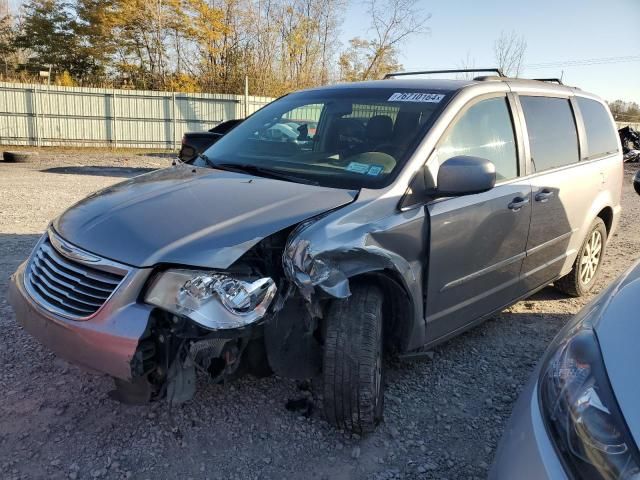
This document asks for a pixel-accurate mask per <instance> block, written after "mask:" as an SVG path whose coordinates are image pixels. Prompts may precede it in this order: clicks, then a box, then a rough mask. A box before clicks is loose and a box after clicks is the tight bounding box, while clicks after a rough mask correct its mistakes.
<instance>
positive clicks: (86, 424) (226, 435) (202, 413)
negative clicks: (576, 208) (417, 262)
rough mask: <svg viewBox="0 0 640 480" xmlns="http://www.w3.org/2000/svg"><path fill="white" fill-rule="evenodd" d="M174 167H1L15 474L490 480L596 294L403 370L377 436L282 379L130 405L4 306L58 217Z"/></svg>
mask: <svg viewBox="0 0 640 480" xmlns="http://www.w3.org/2000/svg"><path fill="white" fill-rule="evenodd" d="M169 163H170V160H168V159H167V158H154V157H151V156H147V155H144V154H132V153H117V152H116V153H113V152H112V153H99V152H95V151H86V152H78V151H69V150H67V151H51V150H42V151H41V152H40V155H39V156H38V158H37V159H34V161H33V162H31V163H28V164H2V165H0V329H1V330H2V335H0V365H2V366H3V368H2V369H0V471H1V472H3V475H2V476H3V478H4V476H6V477H8V478H67V477H68V478H70V479H72V480H73V479H79V478H109V479H111V478H113V479H127V478H136V479H141V480H144V479H147V478H148V479H154V478H185V479H187V478H194V479H203V478H210V479H242V480H244V479H247V478H250V479H253V478H274V479H275V478H278V479H280V478H320V479H322V478H326V479H331V478H336V477H339V478H353V479H371V478H372V479H381V480H382V479H400V478H403V479H447V478H448V479H456V478H485V477H486V474H487V469H488V468H489V466H490V464H491V461H492V460H493V456H494V455H495V448H496V445H497V441H498V439H499V437H500V435H501V434H502V430H503V428H504V426H505V425H506V422H507V419H508V417H509V415H510V413H511V409H512V407H513V402H514V401H515V399H516V398H517V396H518V393H519V392H520V390H521V389H522V388H523V386H524V383H525V382H526V380H527V378H528V376H529V375H530V373H531V371H532V369H533V368H534V366H535V364H536V362H537V361H538V359H539V357H540V356H541V354H542V353H543V351H544V350H545V348H546V346H547V345H548V343H549V342H550V340H551V339H552V338H553V336H554V335H555V333H556V332H557V331H558V329H560V328H561V327H562V326H563V325H564V324H565V323H566V322H567V321H568V320H569V319H570V318H571V316H572V315H573V314H574V313H576V312H577V311H578V310H579V309H580V308H581V307H582V306H583V305H584V304H585V303H586V302H588V301H589V300H590V299H591V298H592V297H593V295H590V296H588V297H586V298H580V299H569V298H566V297H564V296H562V295H561V294H559V293H558V292H557V291H555V290H554V289H552V288H546V289H544V290H542V291H541V292H539V293H538V294H536V295H535V296H534V297H532V298H530V299H527V300H526V301H524V302H520V303H518V304H516V305H514V306H512V307H510V308H508V309H506V310H504V311H503V312H501V313H500V314H498V315H495V316H494V318H493V319H491V320H489V321H487V322H485V323H484V324H482V325H481V326H479V327H477V328H474V329H472V330H470V331H469V332H467V333H465V334H463V335H462V336H459V337H457V338H455V339H453V340H451V341H449V342H447V343H445V344H443V345H441V346H439V347H437V348H435V349H434V350H433V354H434V355H433V359H429V356H425V357H424V358H421V359H418V360H415V361H397V360H393V359H391V360H389V361H388V362H387V363H386V367H387V392H386V395H385V398H386V400H387V402H386V412H385V420H384V422H383V423H382V424H381V425H380V426H379V428H378V430H377V431H376V432H375V433H373V434H370V435H366V436H363V438H359V437H358V436H353V435H350V434H348V433H347V432H342V431H339V430H336V429H334V428H333V427H331V426H329V425H328V424H327V422H325V421H324V420H323V418H322V413H321V410H320V408H315V409H314V412H313V415H312V416H311V417H310V418H308V419H307V418H304V417H300V418H298V416H297V414H294V413H291V412H288V411H287V410H286V409H285V408H284V405H285V404H286V402H287V400H289V399H292V398H299V397H300V390H299V389H298V386H297V384H296V382H294V381H289V380H285V379H281V378H278V377H269V378H263V379H255V378H253V377H244V378H241V379H239V380H237V381H235V382H233V383H231V384H227V385H211V384H209V383H208V382H207V381H206V379H203V378H200V379H199V381H198V392H197V394H196V397H195V398H194V399H193V400H192V401H191V402H189V403H187V404H185V405H182V406H180V407H174V408H171V409H170V408H169V407H168V406H167V405H166V404H165V403H163V402H159V403H156V404H152V405H148V406H125V405H120V404H118V403H115V402H114V401H112V400H111V399H110V398H109V397H108V395H107V394H108V392H109V391H110V390H111V388H112V383H111V380H110V379H109V378H107V377H105V376H103V375H96V374H95V373H90V372H85V371H83V370H81V369H80V368H78V367H76V366H74V365H69V364H67V363H66V362H64V361H63V360H60V359H57V358H56V357H55V356H54V355H53V353H51V352H50V351H49V350H47V349H46V348H44V347H42V346H41V345H39V344H38V342H37V341H35V340H34V339H33V338H32V337H31V336H29V335H28V334H27V333H26V332H25V331H24V330H23V329H22V328H21V327H20V326H18V324H17V323H16V321H15V317H14V315H13V312H12V310H11V307H10V306H9V304H8V302H7V300H6V289H7V284H8V280H9V275H10V274H11V273H12V272H13V271H15V269H16V267H17V266H18V264H19V263H20V262H22V261H23V260H24V259H25V258H26V257H27V255H28V254H29V252H30V250H31V248H32V247H33V245H34V244H35V242H36V241H37V239H38V238H39V236H40V235H41V234H42V232H43V231H44V229H45V228H46V226H47V225H48V222H49V221H50V220H51V219H52V218H54V217H55V216H57V215H58V214H59V213H60V212H61V211H63V210H64V209H65V208H67V207H68V206H69V205H71V204H72V203H74V202H76V201H78V200H80V199H81V198H83V197H84V196H86V195H87V194H89V193H91V192H93V191H95V190H98V189H100V188H104V187H107V186H109V185H112V184H114V183H115V182H117V181H120V180H125V179H126V178H127V177H129V176H132V175H134V174H137V173H144V172H146V171H148V170H149V169H153V168H159V167H165V166H167V165H169ZM634 170H635V168H634V167H633V166H626V167H625V172H626V175H625V186H624V196H623V214H622V219H621V224H620V228H619V230H618V234H617V236H615V237H614V238H613V239H612V242H611V244H610V246H609V247H608V251H607V255H606V257H605V263H604V265H603V271H602V277H601V279H600V282H599V284H598V285H597V288H596V289H595V290H594V292H593V293H594V294H595V293H597V292H598V291H600V290H601V289H602V288H603V287H604V286H605V285H606V284H607V283H609V282H610V281H612V280H613V279H614V278H615V277H616V276H618V275H619V274H620V273H621V272H622V271H623V270H624V269H626V268H627V267H628V266H629V265H630V264H631V263H632V262H633V261H634V260H635V259H637V258H639V257H640V236H638V235H637V234H636V232H638V231H639V230H640V198H639V197H638V196H637V195H636V194H635V193H634V192H633V189H632V187H631V182H630V179H631V176H632V175H633V173H635V171H634ZM188 208H190V206H188V205H185V209H188ZM168 228H170V224H169V225H168ZM312 398H313V399H314V401H316V402H317V400H318V397H317V392H316V396H314V397H312ZM496 407H498V408H496ZM56 460H59V461H60V463H57V462H56V463H55V464H54V463H52V462H54V461H56ZM203 467H204V470H202V468H203Z"/></svg>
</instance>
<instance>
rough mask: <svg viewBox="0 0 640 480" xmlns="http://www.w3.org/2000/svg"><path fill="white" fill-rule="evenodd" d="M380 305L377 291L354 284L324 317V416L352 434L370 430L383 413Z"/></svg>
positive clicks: (381, 297)
mask: <svg viewBox="0 0 640 480" xmlns="http://www.w3.org/2000/svg"><path fill="white" fill-rule="evenodd" d="M382 300H383V294H382V291H381V290H380V289H379V288H378V287H376V286H373V285H354V286H353V288H352V293H351V296H350V297H349V298H347V299H344V300H335V301H334V302H333V303H332V304H331V306H330V308H329V312H328V315H327V318H326V321H327V333H326V339H325V345H324V355H323V380H324V412H325V417H326V419H327V421H329V422H330V423H333V424H334V425H335V426H337V427H338V428H344V429H346V430H349V431H352V432H355V433H364V432H371V431H373V430H374V429H375V427H376V425H377V424H378V423H379V422H380V420H381V419H382V413H383V410H384V376H383V365H382V353H383V344H382Z"/></svg>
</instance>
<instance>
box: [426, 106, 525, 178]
mask: <svg viewBox="0 0 640 480" xmlns="http://www.w3.org/2000/svg"><path fill="white" fill-rule="evenodd" d="M436 155H437V158H438V163H440V164H442V163H443V162H445V161H446V160H448V159H449V158H451V157H454V156H457V155H470V156H474V157H481V158H486V159H487V160H490V161H491V162H493V164H494V165H495V167H496V179H497V180H498V181H500V180H509V179H511V178H515V177H517V176H518V156H517V153H516V142H515V137H514V134H513V123H512V122H511V114H510V112H509V107H508V105H507V99H506V98H505V97H497V98H489V99H487V100H482V101H480V102H478V103H476V104H475V105H473V106H472V107H470V108H469V110H467V111H466V112H465V113H464V114H463V115H462V117H460V118H459V119H458V120H457V121H456V123H455V124H454V125H453V127H452V128H451V129H450V130H449V131H448V132H447V133H446V135H445V137H444V138H443V139H442V140H441V141H440V145H439V146H438V148H437V149H436Z"/></svg>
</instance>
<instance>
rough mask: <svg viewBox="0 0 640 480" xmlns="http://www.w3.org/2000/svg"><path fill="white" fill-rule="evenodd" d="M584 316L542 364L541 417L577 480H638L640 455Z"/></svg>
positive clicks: (540, 386)
mask: <svg viewBox="0 0 640 480" xmlns="http://www.w3.org/2000/svg"><path fill="white" fill-rule="evenodd" d="M591 312H593V310H592V311H591ZM591 312H590V313H591ZM586 317H587V321H584V320H581V321H579V322H578V323H577V324H575V325H574V326H573V327H572V328H570V329H569V330H568V331H567V332H566V333H565V334H564V335H561V336H560V337H559V338H557V339H556V340H555V341H554V344H553V346H552V347H551V349H550V354H549V356H548V358H547V359H546V361H545V363H544V364H543V368H542V370H541V375H540V380H539V395H540V406H541V410H542V416H543V418H544V421H545V424H546V426H547V431H548V432H549V434H550V436H551V438H552V441H553V443H554V444H555V446H556V448H557V450H558V453H559V454H560V456H561V457H562V459H563V463H564V464H565V467H566V468H567V469H568V470H569V472H570V473H572V474H573V477H575V478H583V479H599V480H600V479H607V480H609V479H611V480H613V479H620V480H632V479H633V480H638V479H640V456H639V454H638V451H637V448H636V445H635V443H634V441H633V439H632V438H631V434H630V432H629V429H628V428H627V425H626V422H625V420H624V417H623V416H622V413H621V412H620V408H619V407H618V403H617V401H616V399H615V396H614V394H613V390H612V388H611V385H610V384H609V378H608V376H607V373H606V370H605V366H604V362H603V360H602V355H601V353H600V346H599V344H598V340H597V338H596V335H595V333H594V331H593V328H592V325H591V322H590V321H589V319H588V317H589V313H587V315H586ZM583 319H584V317H583Z"/></svg>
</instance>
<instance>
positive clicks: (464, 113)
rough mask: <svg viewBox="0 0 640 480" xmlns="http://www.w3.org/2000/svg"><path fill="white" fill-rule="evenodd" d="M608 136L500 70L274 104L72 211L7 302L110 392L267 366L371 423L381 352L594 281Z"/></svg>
mask: <svg viewBox="0 0 640 480" xmlns="http://www.w3.org/2000/svg"><path fill="white" fill-rule="evenodd" d="M421 73H424V72H421ZM498 73H499V72H498ZM613 125H614V124H613V120H612V118H611V115H610V113H609V111H608V109H607V107H606V105H605V104H604V103H603V102H602V101H601V100H600V99H599V98H598V97H595V96H593V95H590V94H587V93H585V92H582V91H580V90H577V89H574V88H569V87H566V86H563V85H553V84H549V83H546V82H541V81H532V80H531V81H529V80H519V79H510V78H506V77H504V76H502V75H501V74H499V75H497V76H488V77H479V78H477V79H475V80H469V81H463V80H424V79H409V80H405V79H397V78H394V79H390V80H385V81H375V82H365V83H354V84H348V85H336V86H330V87H324V88H317V89H312V90H307V91H302V92H297V93H293V94H289V95H286V96H284V97H282V98H281V99H278V100H277V101H275V102H273V103H272V104H270V105H268V106H267V107H265V108H263V109H261V110H260V111H258V112H256V113H255V114H254V115H252V116H250V117H249V118H247V119H246V120H244V121H243V122H242V123H240V124H238V125H236V126H235V128H233V129H232V130H231V131H230V132H228V133H227V134H226V135H223V136H222V137H221V138H219V139H218V140H217V141H216V142H215V143H214V144H213V145H212V146H211V147H210V148H208V149H207V150H206V151H205V152H204V153H203V154H201V155H198V156H196V157H195V158H194V159H193V160H192V161H190V162H188V163H185V162H176V163H177V164H176V165H174V166H173V167H171V168H167V169H163V170H160V171H156V172H152V173H149V174H146V175H142V176H139V177H136V178H133V179H131V180H128V181H125V182H123V183H119V184H117V185H114V186H111V187H109V188H106V189H104V190H102V191H100V192H97V193H95V194H93V195H91V196H89V197H88V198H86V199H84V200H82V201H80V202H79V203H77V204H76V205H74V206H72V207H71V208H70V209H68V210H67V211H66V212H64V213H63V214H62V215H61V216H60V217H58V218H57V219H55V220H54V221H53V222H52V223H51V225H50V227H49V228H48V230H47V232H46V233H45V234H44V235H43V236H42V238H41V239H40V240H39V242H38V243H37V245H36V246H35V248H34V250H33V252H32V254H31V256H30V257H29V258H28V259H27V260H26V261H25V262H24V263H23V264H22V265H21V266H20V267H19V268H18V270H17V272H16V273H15V274H14V275H13V276H12V281H11V286H10V302H11V304H12V306H13V308H14V310H15V312H16V317H17V319H18V321H19V322H20V323H21V324H22V325H23V326H24V328H25V329H26V330H27V331H29V332H30V333H31V334H32V335H33V336H34V337H36V338H38V339H39V340H40V341H41V342H42V343H43V344H45V345H46V346H48V347H49V348H51V349H52V350H53V351H55V352H56V353H57V354H58V355H60V356H61V357H63V358H65V359H68V360H69V361H71V362H74V363H77V364H80V365H83V366H85V367H88V368H91V369H93V370H98V371H101V372H104V373H107V374H109V375H111V376H112V377H114V378H115V383H116V389H115V391H114V395H115V396H116V397H117V398H119V399H121V400H123V401H127V402H136V403H140V402H147V401H150V400H154V399H158V398H162V397H166V398H167V400H168V401H169V402H171V403H180V402H184V401H187V400H189V399H190V398H192V397H193V395H194V393H195V388H196V378H197V376H198V375H199V374H202V375H204V376H206V377H210V378H212V379H213V380H214V381H224V380H225V379H229V378H231V377H233V376H235V375H238V374H240V373H242V372H250V373H253V374H256V375H267V374H270V373H271V372H275V373H277V374H278V375H280V376H283V377H288V378H294V379H308V378H319V379H321V380H322V381H321V382H320V383H321V385H323V387H322V389H323V394H322V398H323V409H324V413H325V416H326V418H327V420H328V421H329V422H331V423H333V424H335V425H336V426H338V427H340V428H345V429H348V430H351V431H356V432H366V431H371V430H372V429H373V428H374V427H375V425H376V424H377V422H379V421H380V419H381V418H382V415H383V404H384V363H383V356H384V355H385V354H390V353H391V354H399V355H403V354H407V353H413V354H416V353H419V352H421V351H424V350H425V349H428V348H431V347H433V346H434V345H436V344H438V343H440V342H443V341H445V340H447V339H448V338H451V337H452V336H454V335H457V334H459V333H461V332H462V331H464V330H466V329H468V328H470V327H471V326H473V325H476V324H477V323H479V322H481V321H482V320H484V319H486V318H488V317H489V316H491V315H492V314H494V313H495V312H497V311H499V310H501V309H503V308H504V307H506V306H508V305H510V304H512V303H514V302H516V301H517V300H519V299H521V298H523V297H526V296H528V295H530V294H531V293H533V292H535V291H536V290H538V289H540V288H542V287H544V286H545V285H547V284H549V283H551V282H555V283H556V286H558V288H560V289H561V290H563V291H565V292H567V293H569V294H571V295H581V294H583V293H585V292H587V291H589V289H591V287H592V286H593V284H594V282H595V279H596V278H597V274H598V271H599V267H600V264H601V261H602V258H603V255H604V251H605V246H606V243H607V239H608V238H609V237H610V236H611V235H612V233H613V231H614V230H615V228H616V225H617V223H618V219H619V214H620V194H621V184H622V159H621V152H620V143H619V141H618V139H617V136H616V135H615V130H614V126H613ZM283 132H286V135H284V134H282V133H283Z"/></svg>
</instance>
